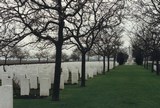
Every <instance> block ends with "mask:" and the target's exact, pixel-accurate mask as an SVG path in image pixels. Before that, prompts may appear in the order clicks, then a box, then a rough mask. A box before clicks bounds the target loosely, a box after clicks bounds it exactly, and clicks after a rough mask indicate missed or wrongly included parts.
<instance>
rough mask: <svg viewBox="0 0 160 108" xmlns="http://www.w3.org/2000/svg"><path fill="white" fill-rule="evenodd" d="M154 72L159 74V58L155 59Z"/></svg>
mask: <svg viewBox="0 0 160 108" xmlns="http://www.w3.org/2000/svg"><path fill="white" fill-rule="evenodd" d="M156 74H157V75H159V60H158V59H157V60H156Z"/></svg>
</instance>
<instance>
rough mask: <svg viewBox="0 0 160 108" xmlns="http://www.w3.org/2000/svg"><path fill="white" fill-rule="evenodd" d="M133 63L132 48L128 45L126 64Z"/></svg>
mask: <svg viewBox="0 0 160 108" xmlns="http://www.w3.org/2000/svg"><path fill="white" fill-rule="evenodd" d="M132 64H133V57H132V48H131V47H130V46H129V47H128V59H127V63H126V65H132Z"/></svg>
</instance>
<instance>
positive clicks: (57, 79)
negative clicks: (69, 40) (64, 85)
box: [52, 0, 64, 101]
mask: <svg viewBox="0 0 160 108" xmlns="http://www.w3.org/2000/svg"><path fill="white" fill-rule="evenodd" d="M61 2H62V1H61V0H57V6H58V14H59V18H58V20H59V28H58V41H57V42H56V43H55V46H56V61H55V75H54V85H53V95H52V100H53V101H59V94H60V76H61V58H62V45H63V41H64V40H63V29H64V19H63V12H62V4H61Z"/></svg>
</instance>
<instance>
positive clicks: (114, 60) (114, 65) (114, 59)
mask: <svg viewBox="0 0 160 108" xmlns="http://www.w3.org/2000/svg"><path fill="white" fill-rule="evenodd" d="M115 67H116V55H115V54H114V58H113V68H115Z"/></svg>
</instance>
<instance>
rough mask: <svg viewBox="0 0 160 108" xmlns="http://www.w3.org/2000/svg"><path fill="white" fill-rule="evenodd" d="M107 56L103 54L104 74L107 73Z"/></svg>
mask: <svg viewBox="0 0 160 108" xmlns="http://www.w3.org/2000/svg"><path fill="white" fill-rule="evenodd" d="M105 61H106V57H105V55H103V74H104V75H105V71H106V62H105Z"/></svg>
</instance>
